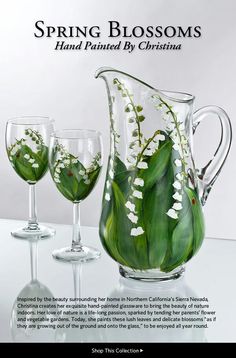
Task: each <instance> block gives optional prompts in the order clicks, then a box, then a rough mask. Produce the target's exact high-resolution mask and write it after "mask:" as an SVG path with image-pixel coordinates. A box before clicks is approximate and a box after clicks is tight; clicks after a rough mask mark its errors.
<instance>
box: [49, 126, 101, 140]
mask: <svg viewBox="0 0 236 358" xmlns="http://www.w3.org/2000/svg"><path fill="white" fill-rule="evenodd" d="M101 136H102V134H101V132H99V131H97V130H95V129H86V128H83V129H82V128H66V129H58V130H56V131H54V132H53V133H51V135H50V137H51V138H56V139H61V140H87V139H94V138H101Z"/></svg>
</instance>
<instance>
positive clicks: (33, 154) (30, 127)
mask: <svg viewBox="0 0 236 358" xmlns="http://www.w3.org/2000/svg"><path fill="white" fill-rule="evenodd" d="M52 132H53V121H52V120H51V119H49V118H48V117H42V116H23V117H16V118H12V119H10V120H8V122H7V126H6V149H7V155H8V158H9V161H10V163H11V165H12V167H13V168H14V170H15V171H16V173H17V174H18V175H19V176H20V177H21V178H22V179H23V180H25V181H26V182H27V183H28V184H29V220H28V225H27V226H26V227H23V228H20V229H17V230H15V231H12V232H11V234H12V236H14V237H17V238H22V239H28V238H30V237H32V236H35V235H37V236H40V237H41V238H47V237H50V236H53V235H54V234H55V230H54V229H53V228H50V227H46V226H42V225H39V223H38V220H37V212H36V195H35V184H36V183H37V182H38V181H39V180H40V179H41V178H42V177H43V176H44V175H45V174H46V172H47V170H48V144H49V138H50V134H51V133H52Z"/></svg>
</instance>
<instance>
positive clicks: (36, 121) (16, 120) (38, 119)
mask: <svg viewBox="0 0 236 358" xmlns="http://www.w3.org/2000/svg"><path fill="white" fill-rule="evenodd" d="M54 122H55V121H54V119H52V118H51V117H49V116H40V115H32V116H30V115H29V116H17V117H12V118H9V119H8V121H7V124H12V125H16V126H28V125H32V126H40V125H45V124H47V125H49V124H52V123H54Z"/></svg>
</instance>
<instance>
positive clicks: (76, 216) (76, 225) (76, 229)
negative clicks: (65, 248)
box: [72, 203, 82, 251]
mask: <svg viewBox="0 0 236 358" xmlns="http://www.w3.org/2000/svg"><path fill="white" fill-rule="evenodd" d="M81 250H82V245H81V236H80V204H79V203H74V204H73V237H72V251H81Z"/></svg>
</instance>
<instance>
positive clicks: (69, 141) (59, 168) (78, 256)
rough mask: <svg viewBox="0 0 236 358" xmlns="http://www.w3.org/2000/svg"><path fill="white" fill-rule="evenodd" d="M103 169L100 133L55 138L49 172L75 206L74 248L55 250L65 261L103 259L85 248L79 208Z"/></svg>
mask: <svg viewBox="0 0 236 358" xmlns="http://www.w3.org/2000/svg"><path fill="white" fill-rule="evenodd" d="M101 167H102V140H101V135H100V133H99V132H97V131H94V130H86V129H65V130H60V131H56V132H55V133H53V134H52V135H51V140H50V146H49V168H50V173H51V176H52V179H53V181H54V183H55V185H56V187H57V189H58V190H59V192H60V193H61V194H62V195H63V196H64V197H65V198H66V199H68V200H69V201H71V202H72V203H73V237H72V246H71V247H66V248H63V249H59V250H55V251H54V252H53V257H54V258H56V259H58V260H61V261H69V262H86V261H90V260H93V259H95V258H97V257H99V256H100V253H99V251H98V250H96V249H94V248H91V247H88V246H84V245H82V244H81V237H80V210H79V204H80V202H81V201H82V200H84V199H85V198H86V197H87V196H88V195H89V194H90V193H91V191H92V190H93V188H94V187H95V184H96V182H97V180H98V177H99V175H100V172H101Z"/></svg>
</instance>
